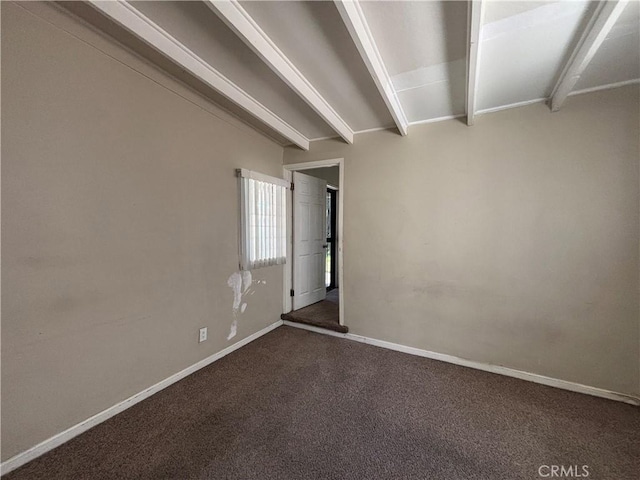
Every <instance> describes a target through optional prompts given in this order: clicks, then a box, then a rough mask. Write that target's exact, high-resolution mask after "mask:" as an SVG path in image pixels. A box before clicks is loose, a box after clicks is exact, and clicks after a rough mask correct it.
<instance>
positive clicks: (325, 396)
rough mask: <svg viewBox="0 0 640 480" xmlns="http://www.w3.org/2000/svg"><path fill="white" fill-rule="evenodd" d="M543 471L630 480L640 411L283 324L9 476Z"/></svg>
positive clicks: (493, 474)
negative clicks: (574, 470) (576, 470)
mask: <svg viewBox="0 0 640 480" xmlns="http://www.w3.org/2000/svg"><path fill="white" fill-rule="evenodd" d="M543 465H547V466H549V467H550V466H552V465H564V466H565V467H566V468H568V467H570V466H573V465H577V466H579V467H580V468H581V467H582V466H583V465H585V466H587V469H588V472H589V478H590V479H597V480H617V479H620V480H621V479H632V478H638V472H639V471H640V410H639V409H638V408H637V407H633V406H630V405H626V404H622V403H617V402H613V401H609V400H603V399H599V398H594V397H590V396H587V395H581V394H578V393H571V392H566V391H563V390H558V389H554V388H551V387H545V386H542V385H537V384H534V383H529V382H525V381H522V380H516V379H513V378H508V377H503V376H500V375H494V374H490V373H486V372H481V371H477V370H472V369H468V368H464V367H459V366H455V365H450V364H447V363H442V362H437V361H434V360H428V359H425V358H420V357H414V356H410V355H406V354H402V353H398V352H393V351H390V350H385V349H382V348H378V347H374V346H370V345H364V344H361V343H357V342H353V341H349V340H345V339H340V338H336V337H331V336H327V335H320V334H316V333H311V332H307V331H304V330H300V329H295V328H291V327H280V328H278V329H276V330H275V331H273V332H271V333H269V334H267V335H266V336H264V337H262V338H260V339H258V340H256V341H254V342H252V343H250V344H249V345H247V346H245V347H243V348H242V349H240V350H238V351H236V352H234V353H232V354H230V355H228V356H227V357H225V358H223V359H221V360H219V361H218V362H216V363H214V364H212V365H210V366H209V367H206V368H204V369H202V370H200V371H198V372H196V373H194V374H193V375H190V376H189V377H187V378H185V379H184V380H182V381H180V382H178V383H176V384H174V385H172V386H171V387H169V388H167V389H165V390H163V391H161V392H159V393H157V394H156V395H154V396H153V397H151V398H149V399H147V400H145V401H143V402H141V403H139V404H138V405H135V406H133V407H132V408H130V409H129V410H126V411H124V412H122V413H121V414H119V415H117V416H116V417H114V418H112V419H110V420H108V421H107V422H105V423H103V424H101V425H98V426H97V427H95V428H93V429H92V430H89V431H88V432H86V433H84V434H83V435H81V436H79V437H76V438H75V439H73V440H71V441H70V442H68V443H66V444H64V445H62V446H60V447H59V448H57V449H55V450H53V451H52V452H50V453H48V454H46V455H45V456H43V457H40V458H39V459H36V460H34V461H33V462H31V463H30V464H28V465H26V466H24V467H22V468H21V469H19V470H16V471H15V472H12V473H10V474H9V475H7V476H6V480H26V479H30V480H34V479H47V480H52V479H74V480H77V479H128V478H136V479H260V480H262V479H283V480H284V479H296V480H297V479H305V480H306V479H336V480H338V479H347V478H348V479H366V480H372V479H437V480H459V479H478V480H518V479H527V480H531V479H538V478H545V477H543V476H540V475H539V473H542V474H548V473H549V472H550V469H549V468H547V469H546V470H545V467H542V470H541V471H540V472H539V468H540V467H541V466H543ZM547 477H548V475H547ZM583 477H584V475H583ZM564 478H567V477H564ZM569 478H578V477H577V476H575V475H574V476H573V477H569Z"/></svg>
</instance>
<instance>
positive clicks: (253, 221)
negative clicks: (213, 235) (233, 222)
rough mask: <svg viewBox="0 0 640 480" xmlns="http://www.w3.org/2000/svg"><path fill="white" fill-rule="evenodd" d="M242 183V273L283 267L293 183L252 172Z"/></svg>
mask: <svg viewBox="0 0 640 480" xmlns="http://www.w3.org/2000/svg"><path fill="white" fill-rule="evenodd" d="M237 173H238V177H239V181H240V269H241V270H253V269H255V268H260V267H267V266H269V265H281V264H283V263H285V262H286V260H287V245H286V242H287V223H286V211H287V209H286V201H287V195H286V192H287V188H289V183H287V182H286V181H285V180H282V179H280V178H276V177H270V176H267V175H262V174H260V173H257V172H252V171H250V170H245V169H240V170H237Z"/></svg>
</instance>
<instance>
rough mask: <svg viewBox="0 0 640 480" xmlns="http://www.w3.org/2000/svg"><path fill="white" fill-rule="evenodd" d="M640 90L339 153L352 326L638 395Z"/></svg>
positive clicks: (319, 149)
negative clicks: (560, 108)
mask: <svg viewBox="0 0 640 480" xmlns="http://www.w3.org/2000/svg"><path fill="white" fill-rule="evenodd" d="M638 111H639V98H638V86H633V87H626V88H619V89H616V90H610V91H606V92H599V93H592V94H588V95H582V96H577V97H571V98H570V99H569V101H568V102H567V104H566V106H565V108H564V109H563V110H562V111H560V112H559V113H554V114H551V113H550V112H549V110H548V109H547V107H546V106H544V105H541V104H539V105H533V106H529V107H524V108H518V109H513V110H508V111H504V112H501V113H496V114H491V115H486V116H483V117H480V118H479V119H478V120H477V124H476V125H475V126H474V127H467V126H465V125H464V124H463V123H461V122H459V121H456V120H452V121H446V122H441V123H437V124H431V125H424V126H414V127H411V129H410V133H409V135H408V137H404V138H402V137H400V136H399V135H397V134H396V133H394V132H391V131H383V132H375V133H370V134H363V135H358V136H357V137H356V139H355V142H354V145H351V146H348V145H345V144H344V143H343V142H341V141H340V140H327V141H322V142H318V143H314V144H313V145H312V148H311V151H310V152H308V153H305V152H302V151H300V150H298V149H296V148H287V149H285V163H298V162H304V161H312V160H322V159H328V158H339V157H344V159H345V184H344V185H343V190H344V195H345V204H344V212H345V232H344V265H345V272H344V281H345V284H344V285H343V288H344V290H345V292H344V293H345V304H344V308H345V321H346V324H347V325H348V326H349V328H350V331H352V332H353V333H355V334H360V335H366V336H369V337H374V338H378V339H383V340H387V341H391V342H397V343H400V344H404V345H409V346H413V347H418V348H423V349H427V350H432V351H435V352H441V353H447V354H451V355H456V356H459V357H462V358H466V359H471V360H475V361H479V362H487V363H490V364H496V365H505V366H508V367H512V368H515V369H520V370H525V371H528V372H534V373H538V374H542V375H548V376H551V377H555V378H559V379H564V380H569V381H573V382H578V383H583V384H586V385H591V386H595V387H601V388H604V389H610V390H614V391H617V392H621V393H627V394H636V395H637V394H638V393H640V392H639V372H638V367H639V358H640V353H639V346H638V343H639V312H638V296H639V295H638V294H639V290H638V289H639V282H638V276H639V264H638V256H639V255H638V253H639V203H638V202H639V195H638V190H639V176H638V163H639V156H640V155H639V149H638V148H639V147H638V142H639V138H640V125H639V115H638Z"/></svg>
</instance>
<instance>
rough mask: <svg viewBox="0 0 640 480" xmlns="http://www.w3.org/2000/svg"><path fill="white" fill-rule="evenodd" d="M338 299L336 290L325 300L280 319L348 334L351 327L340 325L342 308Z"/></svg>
mask: <svg viewBox="0 0 640 480" xmlns="http://www.w3.org/2000/svg"><path fill="white" fill-rule="evenodd" d="M338 299H339V295H338V289H337V288H334V289H333V290H331V291H330V292H328V293H327V297H326V299H325V300H322V301H321V302H317V303H314V304H312V305H309V306H308V307H304V308H301V309H299V310H294V311H292V312H289V313H283V314H282V315H280V318H282V320H289V321H290V322H296V323H304V324H306V325H313V326H314V327H320V328H326V329H328V330H333V331H335V332H340V333H347V332H349V327H347V326H346V325H340V306H339V300H338Z"/></svg>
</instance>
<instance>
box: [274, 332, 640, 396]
mask: <svg viewBox="0 0 640 480" xmlns="http://www.w3.org/2000/svg"><path fill="white" fill-rule="evenodd" d="M284 325H287V326H289V327H295V328H301V329H303V330H309V331H311V332H316V333H322V334H324V335H331V336H333V337H340V338H346V339H347V340H353V341H356V342H360V343H366V344H368V345H374V346H376V347H382V348H387V349H389V350H395V351H397V352H403V353H408V354H410V355H417V356H419V357H425V358H430V359H433V360H440V361H441V362H447V363H453V364H455V365H461V366H463V367H469V368H475V369H477V370H483V371H485V372H491V373H497V374H500V375H506V376H507V377H514V378H519V379H521V380H528V381H530V382H534V383H540V384H542V385H547V386H549V387H556V388H561V389H563V390H570V391H572V392H578V393H584V394H587V395H593V396H595V397H601V398H607V399H609V400H616V401H618V402H624V403H629V404H631V405H636V406H638V405H640V398H637V397H634V396H631V395H626V394H623V393H617V392H612V391H609V390H604V389H602V388H597V387H590V386H588V385H582V384H580V383H574V382H569V381H567V380H559V379H557V378H551V377H545V376H544V375H538V374H536V373H529V372H523V371H521V370H515V369H513V368H508V367H501V366H499V365H491V364H488V363H481V362H474V361H472V360H465V359H464V358H459V357H455V356H453V355H447V354H444V353H436V352H430V351H429V350H422V349H420V348H415V347H407V346H406V345H399V344H397V343H391V342H387V341H384V340H377V339H375V338H369V337H363V336H361V335H354V334H352V333H338V332H334V331H331V330H325V329H323V328H317V327H312V326H310V325H304V324H301V323H294V322H290V321H288V320H285V321H284Z"/></svg>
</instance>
